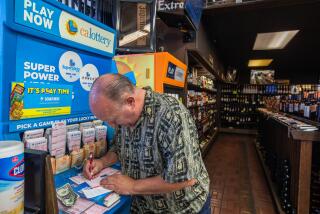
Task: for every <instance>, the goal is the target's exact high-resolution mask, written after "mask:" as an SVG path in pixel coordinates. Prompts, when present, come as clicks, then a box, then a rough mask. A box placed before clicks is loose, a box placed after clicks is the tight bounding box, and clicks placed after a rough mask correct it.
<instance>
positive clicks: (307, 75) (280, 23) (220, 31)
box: [202, 0, 320, 83]
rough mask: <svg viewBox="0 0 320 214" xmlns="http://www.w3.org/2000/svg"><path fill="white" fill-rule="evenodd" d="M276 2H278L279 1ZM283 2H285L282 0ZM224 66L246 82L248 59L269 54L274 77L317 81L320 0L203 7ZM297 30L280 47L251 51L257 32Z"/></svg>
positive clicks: (205, 18) (204, 16) (292, 80)
mask: <svg viewBox="0 0 320 214" xmlns="http://www.w3.org/2000/svg"><path fill="white" fill-rule="evenodd" d="M277 2H282V3H281V4H280V3H279V4H278V3H277ZM285 2H286V3H285ZM202 20H203V23H204V26H205V28H206V29H207V31H208V34H209V38H210V39H211V42H212V44H213V45H214V48H215V49H216V52H217V54H218V55H219V57H220V58H221V60H222V62H223V64H224V66H225V68H227V67H228V66H231V67H234V68H236V69H237V70H238V72H239V81H240V82H241V83H248V82H249V76H250V69H249V68H248V66H247V65H248V61H249V59H258V58H272V59H274V60H273V62H272V63H271V65H270V66H269V67H267V68H271V69H274V70H275V79H289V80H290V82H291V83H317V82H318V80H319V73H320V72H319V71H320V66H319V62H320V1H308V0H304V1H303V3H301V1H294V0H291V1H285V0H279V1H269V2H268V1H267V0H266V1H264V3H262V4H258V3H256V4H249V5H247V6H245V5H243V6H234V7H221V8H217V7H215V8H211V9H205V10H204V15H203V17H202ZM286 30H300V32H299V33H298V34H297V35H296V36H295V37H294V38H293V39H292V40H291V41H290V42H289V44H288V45H287V46H286V47H285V48H284V49H282V50H271V51H270V50H269V51H253V50H252V48H253V45H254V42H255V38H256V35H257V33H264V32H276V31H286Z"/></svg>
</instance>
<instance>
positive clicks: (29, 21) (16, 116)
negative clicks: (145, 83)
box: [0, 0, 117, 140]
mask: <svg viewBox="0 0 320 214" xmlns="http://www.w3.org/2000/svg"><path fill="white" fill-rule="evenodd" d="M0 11H1V12H0V23H1V27H0V81H1V82H0V91H1V93H0V105H1V108H0V140H9V139H10V140H21V136H20V135H21V133H23V132H24V131H26V130H30V129H39V128H47V127H50V126H51V125H52V123H53V122H57V121H62V120H63V121H66V123H67V124H72V123H80V122H85V121H88V120H93V119H95V117H94V116H93V115H92V113H91V112H90V109H89V105H88V94H89V91H90V88H91V85H92V83H93V82H94V80H95V79H96V78H97V77H99V76H100V75H102V74H105V73H115V72H117V71H116V70H115V69H113V67H112V66H111V64H112V63H111V62H112V57H113V56H114V52H115V42H116V35H115V34H116V32H115V30H114V29H112V28H110V27H108V26H106V25H103V24H101V23H99V22H97V21H96V20H94V19H92V18H89V17H87V16H85V15H83V14H82V13H80V12H77V11H75V10H73V9H71V8H69V7H67V6H65V5H63V4H61V3H60V2H58V1H54V0H3V1H1V2H0Z"/></svg>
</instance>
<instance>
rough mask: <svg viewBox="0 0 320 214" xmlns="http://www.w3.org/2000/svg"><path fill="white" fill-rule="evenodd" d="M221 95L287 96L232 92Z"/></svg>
mask: <svg viewBox="0 0 320 214" xmlns="http://www.w3.org/2000/svg"><path fill="white" fill-rule="evenodd" d="M221 94H222V95H224V94H225V95H248V96H249V95H260V96H281V95H283V96H286V95H288V94H256V93H253V94H250V93H243V92H237V93H233V92H221Z"/></svg>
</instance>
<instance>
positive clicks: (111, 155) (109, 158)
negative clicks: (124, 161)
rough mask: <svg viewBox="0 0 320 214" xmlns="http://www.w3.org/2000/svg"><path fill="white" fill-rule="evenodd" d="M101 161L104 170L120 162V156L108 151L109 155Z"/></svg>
mask: <svg viewBox="0 0 320 214" xmlns="http://www.w3.org/2000/svg"><path fill="white" fill-rule="evenodd" d="M100 160H101V161H102V162H103V168H106V167H109V166H111V165H113V164H115V163H116V162H117V161H118V155H117V153H115V152H113V151H108V152H107V154H105V155H104V156H102V157H101V158H100Z"/></svg>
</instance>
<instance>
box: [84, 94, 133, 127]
mask: <svg viewBox="0 0 320 214" xmlns="http://www.w3.org/2000/svg"><path fill="white" fill-rule="evenodd" d="M90 108H91V111H92V112H93V114H94V115H95V116H96V117H97V118H98V119H100V120H102V121H105V122H107V123H108V124H109V125H110V126H112V127H116V126H125V127H129V126H134V124H135V121H133V120H134V110H135V105H134V102H133V103H132V102H128V101H127V100H126V101H124V102H121V103H119V102H115V101H111V100H109V99H107V98H105V97H102V96H101V97H99V99H98V101H97V102H93V101H90Z"/></svg>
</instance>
